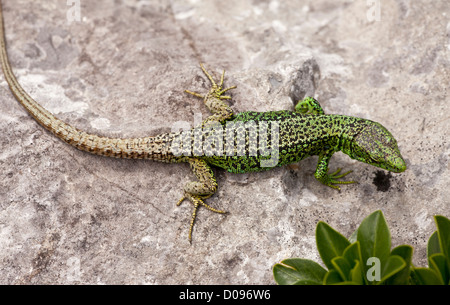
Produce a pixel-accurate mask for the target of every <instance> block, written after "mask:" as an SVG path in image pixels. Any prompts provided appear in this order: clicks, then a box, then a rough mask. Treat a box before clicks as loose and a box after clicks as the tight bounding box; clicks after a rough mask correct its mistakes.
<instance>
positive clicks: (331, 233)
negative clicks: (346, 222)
mask: <svg viewBox="0 0 450 305" xmlns="http://www.w3.org/2000/svg"><path fill="white" fill-rule="evenodd" d="M316 243H317V250H318V251H319V254H320V257H321V258H322V261H323V263H324V264H325V266H327V268H328V269H332V268H333V264H332V263H331V260H332V259H333V258H335V257H337V256H341V255H342V253H343V252H344V250H345V248H347V246H348V245H350V242H349V241H348V240H347V239H346V238H345V237H344V236H342V235H341V234H340V233H339V232H337V231H336V230H334V229H333V228H332V227H330V226H329V225H328V224H326V223H325V222H322V221H320V222H319V223H318V224H317V227H316Z"/></svg>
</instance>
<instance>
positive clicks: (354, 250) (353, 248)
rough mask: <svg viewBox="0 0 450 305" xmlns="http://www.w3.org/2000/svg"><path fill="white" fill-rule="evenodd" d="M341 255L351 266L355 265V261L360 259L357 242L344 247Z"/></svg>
mask: <svg viewBox="0 0 450 305" xmlns="http://www.w3.org/2000/svg"><path fill="white" fill-rule="evenodd" d="M342 256H343V257H344V258H345V259H346V260H347V261H348V262H349V263H350V265H351V266H352V268H353V267H354V266H355V261H361V260H362V258H361V249H360V247H359V242H358V241H356V242H354V243H353V244H350V245H349V246H348V247H347V248H345V250H344V253H343V254H342Z"/></svg>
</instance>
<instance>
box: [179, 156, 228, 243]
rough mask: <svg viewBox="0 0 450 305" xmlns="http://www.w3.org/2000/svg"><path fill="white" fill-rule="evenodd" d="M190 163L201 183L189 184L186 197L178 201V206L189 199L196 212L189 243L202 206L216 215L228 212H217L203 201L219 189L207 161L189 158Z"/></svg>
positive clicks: (185, 188)
mask: <svg viewBox="0 0 450 305" xmlns="http://www.w3.org/2000/svg"><path fill="white" fill-rule="evenodd" d="M188 162H189V165H190V166H191V169H192V171H193V172H194V174H195V176H196V177H197V178H198V180H199V181H195V182H188V183H187V184H186V185H185V186H184V195H183V197H182V198H181V199H180V200H179V201H178V203H177V205H180V204H181V203H182V202H183V201H184V200H185V199H188V200H189V201H190V202H192V204H193V205H194V212H193V213H192V218H191V223H190V227H189V236H188V238H189V242H191V240H192V229H193V228H194V223H195V219H196V217H197V210H198V208H199V207H200V206H201V205H202V206H204V207H205V208H207V209H208V210H210V211H213V212H216V213H220V214H225V213H226V212H225V211H221V210H217V209H215V208H213V207H211V206H209V205H207V204H206V203H205V202H204V201H203V200H205V199H207V198H209V197H211V196H212V195H213V194H214V193H215V192H216V189H217V182H216V179H215V178H214V173H213V172H212V170H211V168H210V167H209V165H208V164H207V163H206V161H204V160H201V159H197V158H189V160H188Z"/></svg>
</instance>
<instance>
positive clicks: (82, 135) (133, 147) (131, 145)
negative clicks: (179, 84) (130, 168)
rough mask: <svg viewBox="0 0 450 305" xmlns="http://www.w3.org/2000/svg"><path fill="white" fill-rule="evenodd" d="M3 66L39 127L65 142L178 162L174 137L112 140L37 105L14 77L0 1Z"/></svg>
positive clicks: (112, 153)
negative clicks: (172, 148)
mask: <svg viewBox="0 0 450 305" xmlns="http://www.w3.org/2000/svg"><path fill="white" fill-rule="evenodd" d="M0 62H1V64H2V68H3V73H4V75H5V79H6V82H7V83H8V85H9V88H10V89H11V92H12V93H13V95H14V96H15V98H16V99H17V100H18V101H19V102H20V103H21V104H22V105H23V107H25V109H26V110H27V111H28V113H29V114H30V115H31V116H33V117H34V118H35V119H36V121H37V122H38V123H40V124H41V125H42V126H43V127H45V128H46V129H47V130H49V131H50V132H51V133H53V134H54V135H56V136H57V137H58V138H60V139H61V140H63V141H64V142H66V143H68V144H70V145H72V146H74V147H76V148H78V149H80V150H83V151H87V152H90V153H93V154H97V155H102V156H108V157H116V158H127V159H151V160H154V161H161V162H176V161H177V158H175V157H174V156H173V155H172V153H171V151H170V143H171V142H172V139H173V137H174V134H169V133H168V134H161V135H158V136H155V137H145V138H128V139H121V138H108V137H102V136H98V135H95V134H89V133H86V132H84V131H80V130H78V129H76V128H74V127H72V126H70V125H69V124H67V123H65V122H63V121H62V120H60V119H58V118H57V117H55V116H54V115H53V114H51V113H50V112H49V111H48V110H47V109H45V108H44V107H42V106H41V105H40V104H39V103H38V102H36V101H35V100H34V99H33V98H32V97H31V96H30V95H28V93H27V92H26V91H25V90H24V89H23V88H22V86H21V85H20V84H19V82H18V81H17V78H16V76H15V75H14V73H13V71H12V69H11V65H10V63H9V59H8V53H7V51H6V38H5V27H4V20H3V10H2V3H1V0H0Z"/></svg>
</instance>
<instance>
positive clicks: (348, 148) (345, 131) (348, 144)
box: [337, 116, 370, 157]
mask: <svg viewBox="0 0 450 305" xmlns="http://www.w3.org/2000/svg"><path fill="white" fill-rule="evenodd" d="M340 117H341V120H342V121H343V122H345V124H343V125H341V130H340V134H339V140H338V145H337V150H338V151H339V150H340V151H342V152H343V153H345V154H347V155H349V156H350V157H352V154H353V153H352V144H353V142H354V138H355V137H356V136H357V135H358V134H359V133H360V132H361V131H363V130H364V128H366V127H367V124H368V122H370V121H369V120H366V119H362V118H356V117H350V116H340Z"/></svg>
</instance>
